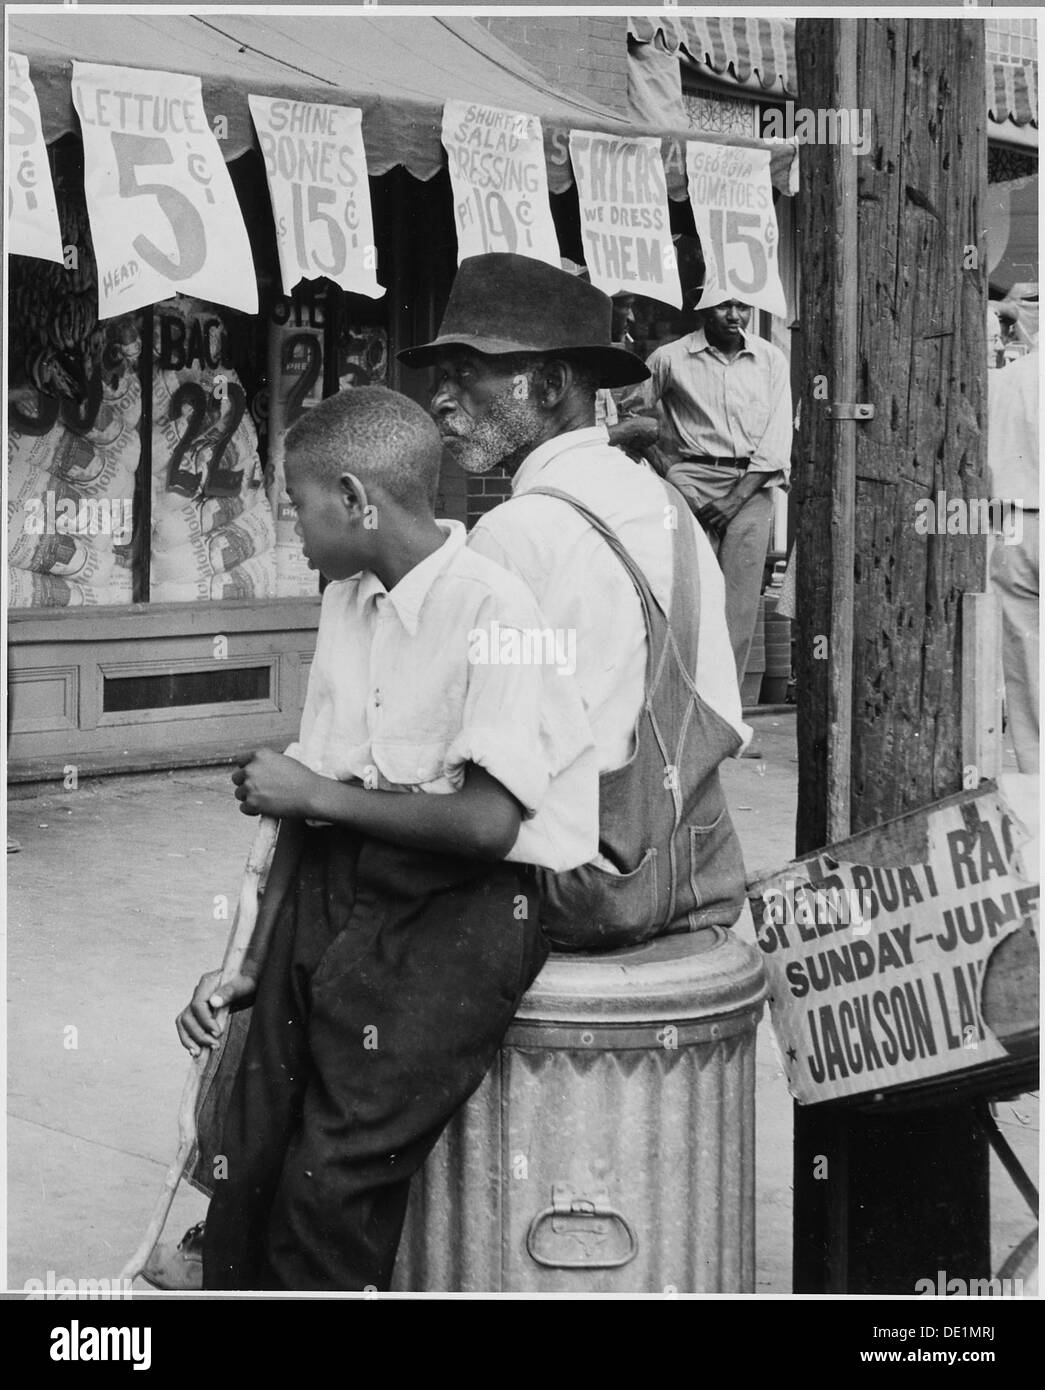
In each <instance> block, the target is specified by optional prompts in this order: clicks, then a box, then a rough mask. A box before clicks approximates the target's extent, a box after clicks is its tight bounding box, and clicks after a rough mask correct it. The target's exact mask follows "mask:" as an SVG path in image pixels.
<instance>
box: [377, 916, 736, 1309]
mask: <svg viewBox="0 0 1045 1390" xmlns="http://www.w3.org/2000/svg"><path fill="white" fill-rule="evenodd" d="M672 949H673V950H674V952H675V953H676V955H677V953H678V947H677V945H676V946H675V947H674V948H672ZM715 957H716V952H714V951H712V952H709V953H707V955H706V958H705V959H704V960H703V961H701V962H697V963H696V965H694V963H693V962H687V961H678V962H675V961H672V962H671V964H672V967H673V968H674V967H675V965H676V964H677V966H678V968H679V969H680V970H684V969H689V968H692V969H693V970H694V972H695V973H699V971H698V967H699V970H701V971H703V972H704V974H703V982H704V986H705V987H704V992H703V994H702V995H701V994H700V991H699V990H697V991H696V994H695V995H694V998H693V1000H692V1004H693V1008H692V1011H691V1012H690V1013H689V1014H688V1015H686V1014H685V1013H684V1012H683V1011H680V1010H679V1009H678V1008H677V1007H675V1008H673V1009H672V1010H671V1012H670V1013H669V1014H668V1017H674V1018H675V1019H676V1020H677V1022H676V1023H675V1024H664V1023H662V1022H654V1021H652V1020H649V1019H647V1021H646V1022H645V1024H639V1022H638V1019H637V1017H636V1013H637V1011H640V1010H641V1009H642V1008H644V1007H647V1006H649V1005H650V997H651V996H650V995H648V994H646V993H644V991H645V990H648V989H649V980H650V975H649V974H648V973H647V975H646V976H645V977H644V976H643V971H642V969H641V968H634V967H632V968H631V969H630V970H628V971H624V972H619V973H618V974H617V975H616V976H615V977H614V979H615V988H616V991H617V994H616V998H615V1008H616V1009H617V1016H618V1017H621V1016H626V1019H627V1021H626V1024H625V1025H621V1024H617V1025H615V1024H614V1023H612V1022H608V1021H607V1018H606V1013H607V1009H606V1000H605V999H604V998H599V999H596V1000H594V1001H593V1002H594V1007H593V1010H592V1013H593V1015H594V1016H593V1017H592V1020H591V1022H590V1023H589V1024H588V1025H585V1024H584V1023H583V1021H582V1020H581V1019H580V1017H579V1012H578V1011H579V1009H580V1007H581V1006H580V1004H579V1003H578V995H577V992H576V990H575V989H574V990H573V992H572V993H571V980H570V967H569V965H568V964H567V965H565V966H564V965H563V963H562V962H559V963H558V964H557V966H556V967H555V972H554V978H553V979H552V980H551V984H550V985H549V983H548V980H549V978H550V977H545V980H544V985H545V993H544V994H543V995H541V996H540V998H541V1004H542V1007H548V1005H549V991H550V992H552V993H554V991H555V990H561V997H562V998H563V999H565V998H566V997H567V995H568V996H569V1004H568V1007H567V1006H566V1005H564V1006H563V1012H562V1013H561V1015H560V1017H567V1018H568V1019H569V1022H568V1023H562V1022H558V1023H557V1022H553V1021H549V1022H547V1023H542V1022H541V1021H540V1020H538V1019H536V1018H535V1017H534V1013H533V1009H532V1008H531V1009H530V1011H529V1012H528V1013H527V1014H526V1016H525V1018H522V1017H521V1018H520V1021H519V1023H518V1024H517V1025H516V1026H515V1027H514V1028H513V1030H512V1032H510V1033H509V1035H508V1038H507V1039H506V1041H505V1044H504V1045H503V1047H502V1050H501V1057H500V1062H499V1065H498V1066H497V1067H496V1068H495V1069H494V1071H493V1072H492V1073H491V1075H490V1076H489V1077H487V1079H486V1080H485V1081H484V1083H483V1085H482V1087H481V1088H480V1089H479V1091H478V1092H477V1093H476V1094H475V1096H474V1097H473V1098H472V1100H471V1101H470V1102H469V1103H468V1105H467V1106H466V1107H465V1108H464V1109H463V1110H462V1111H461V1112H460V1113H459V1114H458V1116H457V1117H456V1118H455V1119H454V1121H453V1122H452V1123H451V1125H450V1127H449V1129H448V1130H447V1132H446V1133H445V1134H444V1135H443V1137H442V1139H441V1140H440V1142H439V1144H438V1145H437V1146H436V1148H435V1149H434V1150H433V1152H432V1155H431V1157H430V1158H429V1161H428V1164H427V1165H426V1168H425V1171H424V1173H423V1174H422V1175H420V1176H419V1177H418V1178H417V1179H416V1180H415V1183H414V1192H413V1195H412V1197H411V1203H410V1210H409V1212H408V1216H407V1225H406V1230H405V1232H404V1237H403V1244H402V1247H401V1250H400V1257H399V1264H398V1266H397V1271H396V1283H395V1287H396V1288H397V1289H414V1290H428V1291H435V1290H440V1291H454V1290H465V1291H498V1290H503V1291H511V1292H531V1291H532V1292H549V1293H550V1292H577V1293H599V1292H618V1293H623V1292H628V1293H634V1292H662V1291H665V1290H672V1289H674V1290H677V1291H678V1292H679V1293H717V1292H742V1293H743V1292H752V1291H753V1289H754V1277H755V1273H754V1267H755V1261H754V1143H755V1125H754V1079H755V1073H754V1061H755V1028H756V1025H757V1020H758V1017H759V1015H760V1013H761V1007H762V1006H761V997H762V985H761V970H760V966H759V963H758V960H757V957H756V956H755V953H754V952H753V951H750V949H749V948H747V947H744V946H742V945H741V944H740V943H737V942H736V941H733V942H731V943H730V944H729V946H728V949H727V948H723V951H722V952H721V953H720V954H719V955H718V958H717V959H715ZM723 958H725V959H726V961H727V964H728V965H729V967H730V968H729V969H728V970H726V971H724V970H723V969H722V960H723ZM663 965H664V962H663V960H662V961H661V962H660V968H661V976H660V977H658V978H660V979H662V978H663ZM581 968H582V967H580V966H578V970H579V969H581ZM584 968H588V969H590V967H584ZM622 981H623V982H622ZM709 981H710V982H711V983H709ZM686 983H687V984H689V983H690V981H689V980H688V979H687V980H686ZM698 983H699V982H698ZM726 996H728V1003H727V1004H726V1005H725V1006H724V1007H722V1008H721V1009H720V1011H719V1012H718V1013H717V1014H716V1012H715V1010H714V1007H713V1004H714V999H715V998H719V999H720V1000H721V999H723V998H725V997H726ZM531 997H536V995H532V996H531ZM636 1001H638V1002H637V1003H636ZM674 1002H675V1004H676V1005H677V1004H678V1000H677V999H676V1000H675V1001H674ZM658 1010H659V1006H658ZM651 1011H652V1008H651ZM610 1012H611V1013H612V1010H611V1011H610ZM661 1017H662V1018H663V1017H664V1015H663V1014H662V1015H661Z"/></svg>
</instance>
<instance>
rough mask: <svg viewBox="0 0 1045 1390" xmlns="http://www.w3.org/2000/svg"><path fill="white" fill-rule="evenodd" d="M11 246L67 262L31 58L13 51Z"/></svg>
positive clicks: (9, 114)
mask: <svg viewBox="0 0 1045 1390" xmlns="http://www.w3.org/2000/svg"><path fill="white" fill-rule="evenodd" d="M6 168H7V179H6V183H7V249H8V251H10V252H11V254H12V255H15V256H35V257H37V258H38V259H39V260H42V261H57V262H59V264H61V262H62V259H63V256H62V231H61V225H60V223H59V220H58V206H57V204H56V203H55V197H54V184H53V183H52V182H51V166H50V164H49V163H48V160H47V146H46V144H45V143H44V137H43V128H42V126H41V123H40V104H39V102H38V101H37V99H36V91H35V89H34V87H33V84H32V80H31V79H30V76H29V59H28V58H26V57H25V56H24V55H23V54H21V53H8V55H7V163H6Z"/></svg>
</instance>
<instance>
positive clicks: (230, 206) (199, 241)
mask: <svg viewBox="0 0 1045 1390" xmlns="http://www.w3.org/2000/svg"><path fill="white" fill-rule="evenodd" d="M72 86H73V104H74V105H75V107H76V111H77V114H78V115H79V117H80V125H81V127H82V130H83V146H84V189H85V191H86V194H87V211H88V214H89V216H90V221H91V236H92V239H93V241H94V254H95V259H96V261H97V264H98V317H99V318H103V319H104V318H112V317H113V316H114V315H116V314H125V313H129V312H130V311H131V310H133V309H140V308H142V307H144V306H145V305H147V304H154V303H156V302H158V301H159V300H163V299H169V298H170V297H171V296H172V295H175V294H190V295H196V296H198V297H199V298H200V299H208V300H211V301H212V302H213V303H216V304H227V305H229V306H230V307H231V308H233V309H240V310H242V311H243V312H244V313H248V314H254V313H257V308H258V290H257V284H256V282H255V279H254V261H253V257H252V255H251V250H250V241H249V239H248V237H247V231H246V228H245V227H244V225H243V218H242V215H241V214H240V209H239V203H238V202H237V201H236V194H235V191H234V190H233V187H232V180H231V178H230V177H229V172H228V170H227V169H226V167H225V161H224V159H223V158H222V154H221V149H220V147H219V145H218V142H217V140H216V139H215V137H214V133H213V131H212V130H211V128H210V126H209V125H208V124H207V117H206V113H205V111H204V109H203V97H202V92H201V86H200V79H199V78H198V77H189V76H186V75H184V74H181V73H170V72H153V71H149V70H146V69H143V68H119V67H110V66H108V65H104V64H98V63H80V62H74V63H73V83H72Z"/></svg>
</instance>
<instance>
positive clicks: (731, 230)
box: [686, 140, 787, 317]
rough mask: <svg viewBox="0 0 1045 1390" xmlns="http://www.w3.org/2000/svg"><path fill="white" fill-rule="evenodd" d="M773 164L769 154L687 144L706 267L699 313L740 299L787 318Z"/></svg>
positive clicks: (695, 142) (693, 202)
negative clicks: (727, 301) (771, 175)
mask: <svg viewBox="0 0 1045 1390" xmlns="http://www.w3.org/2000/svg"><path fill="white" fill-rule="evenodd" d="M769 160H770V151H769V150H758V149H747V148H744V147H741V146H734V145H713V144H710V143H709V142H707V141H705V140H687V141H686V175H687V178H688V180H689V201H690V204H691V206H692V208H693V220H694V222H695V223H696V225H697V235H698V236H699V237H700V245H701V249H702V250H703V252H704V264H705V276H704V292H703V294H702V295H701V297H700V302H699V304H698V305H697V308H709V307H710V306H712V305H714V304H721V303H722V302H723V301H724V300H727V299H737V300H740V301H741V302H742V303H744V304H750V305H751V306H752V307H753V308H757V309H765V310H767V311H768V312H769V313H771V314H778V315H780V316H781V317H783V316H784V315H786V313H787V303H786V301H785V299H784V286H783V284H782V282H781V279H780V257H779V233H778V231H777V221H776V211H775V209H774V207H773V185H772V181H771V179H770V175H769Z"/></svg>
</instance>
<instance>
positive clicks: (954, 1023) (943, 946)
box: [749, 778, 1040, 1103]
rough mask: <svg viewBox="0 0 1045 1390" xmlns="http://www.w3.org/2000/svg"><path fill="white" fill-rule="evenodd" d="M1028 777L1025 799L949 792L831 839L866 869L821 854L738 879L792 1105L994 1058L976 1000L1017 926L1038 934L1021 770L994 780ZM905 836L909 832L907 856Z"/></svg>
mask: <svg viewBox="0 0 1045 1390" xmlns="http://www.w3.org/2000/svg"><path fill="white" fill-rule="evenodd" d="M1031 781H1034V782H1035V788H1034V792H1033V795H1034V801H1033V802H1032V803H1030V805H1029V806H1028V805H1024V803H1023V802H1022V801H1021V802H1020V803H1019V806H1018V807H1017V804H1016V799H1015V798H1014V797H1013V798H1012V799H1010V798H1009V797H1007V795H1006V793H1005V792H1004V791H1003V790H1000V789H994V788H991V789H989V790H986V791H984V792H983V793H981V794H979V795H976V796H968V797H965V798H953V799H952V800H951V801H950V802H944V803H941V804H940V805H939V806H937V807H934V808H931V809H930V810H928V811H924V812H918V813H915V814H914V815H912V816H908V817H904V818H903V819H902V820H900V821H897V822H893V823H892V825H891V826H886V827H879V829H878V830H877V831H874V832H868V833H867V834H865V835H863V836H857V837H854V839H852V840H850V841H847V842H846V845H845V849H846V851H849V852H851V851H853V850H857V851H859V849H860V847H861V846H864V847H865V848H866V850H867V857H868V858H869V859H871V858H873V860H874V862H872V863H859V862H846V861H843V860H839V859H835V858H834V857H832V853H831V851H830V850H823V851H821V852H820V853H819V854H818V855H814V856H812V857H810V858H808V859H805V860H802V861H800V862H799V863H797V864H793V865H791V866H790V868H788V869H786V870H785V871H784V872H782V873H780V874H775V875H773V876H772V877H770V878H765V879H760V880H759V881H758V883H757V884H755V885H754V886H753V887H752V888H751V889H749V896H750V902H751V908H752V912H753V914H754V917H755V923H756V928H757V932H758V943H759V946H760V947H761V949H762V955H763V962H764V965H765V968H766V973H767V975H768V977H769V986H770V1013H771V1017H772V1021H773V1029H774V1032H775V1034H776V1037H777V1042H778V1044H779V1047H780V1053H781V1057H782V1061H783V1064H784V1068H785V1071H786V1074H787V1077H788V1083H789V1086H790V1088H791V1093H792V1094H793V1095H794V1096H795V1098H796V1099H797V1100H798V1101H800V1102H802V1103H812V1102H816V1101H825V1100H834V1099H838V1098H840V1097H843V1096H853V1095H859V1094H861V1093H862V1092H866V1091H880V1090H883V1089H886V1088H888V1087H892V1086H897V1085H900V1084H902V1083H905V1082H911V1081H917V1080H924V1079H928V1078H931V1077H939V1076H943V1075H946V1074H947V1073H949V1072H956V1071H965V1070H967V1069H969V1068H971V1067H974V1066H977V1065H979V1064H982V1063H988V1062H995V1061H1000V1060H1002V1059H1004V1058H1005V1057H1006V1056H1007V1055H1008V1054H1007V1052H1006V1049H1005V1048H1004V1047H1003V1045H1002V1044H1001V1043H1000V1042H999V1041H998V1039H997V1038H996V1037H995V1036H994V1035H993V1034H992V1033H991V1032H990V1031H989V1030H988V1029H987V1027H986V1026H985V1024H984V1021H983V1017H982V1012H981V1006H980V1001H981V994H982V989H983V981H984V973H985V969H986V966H987V962H988V960H989V958H990V955H991V953H992V951H994V949H995V948H996V947H997V946H998V945H999V943H1000V942H1002V941H1003V940H1005V938H1006V937H1008V936H1010V935H1011V934H1012V933H1013V932H1015V931H1017V930H1019V929H1020V928H1021V927H1023V926H1024V924H1027V929H1028V930H1034V931H1035V932H1036V930H1037V926H1036V924H1037V913H1038V900H1039V896H1040V888H1039V883H1038V871H1037V862H1038V861H1037V823H1036V815H1037V812H1036V796H1037V792H1036V779H1031V778H1023V779H1020V778H1012V779H1004V783H1011V784H1012V786H1014V787H1015V786H1016V785H1017V784H1020V783H1029V782H1031ZM1004 783H1003V785H1004ZM894 827H895V829H894ZM912 833H913V835H914V837H915V839H917V840H920V842H921V843H920V844H919V845H918V846H917V848H916V851H915V852H914V853H913V854H912V853H911V852H910V846H911V842H912ZM890 834H893V835H894V836H895V840H894V846H893V854H892V855H891V856H889V858H888V859H887V858H886V856H885V852H884V851H883V849H882V845H883V843H885V842H887V840H888V837H889V835H890ZM872 839H873V844H874V846H875V848H874V850H872ZM890 861H891V862H890Z"/></svg>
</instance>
